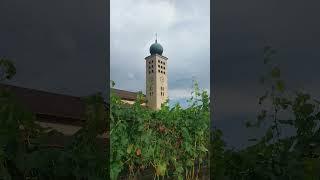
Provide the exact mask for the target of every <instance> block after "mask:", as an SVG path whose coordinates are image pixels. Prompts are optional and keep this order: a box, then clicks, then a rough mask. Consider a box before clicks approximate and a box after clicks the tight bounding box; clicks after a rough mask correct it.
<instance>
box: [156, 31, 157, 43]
mask: <svg viewBox="0 0 320 180" xmlns="http://www.w3.org/2000/svg"><path fill="white" fill-rule="evenodd" d="M156 43H157V33H156Z"/></svg>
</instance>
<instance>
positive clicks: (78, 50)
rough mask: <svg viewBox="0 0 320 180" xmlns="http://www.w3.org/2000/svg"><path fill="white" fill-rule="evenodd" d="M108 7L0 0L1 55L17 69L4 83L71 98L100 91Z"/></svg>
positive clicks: (78, 1)
mask: <svg viewBox="0 0 320 180" xmlns="http://www.w3.org/2000/svg"><path fill="white" fill-rule="evenodd" d="M107 3H108V2H107V1H101V0H67V1H65V0H54V1H47V0H28V1H21V0H1V1H0V56H4V57H8V58H10V59H12V60H14V62H15V64H16V67H17V74H16V76H15V78H14V79H12V80H11V81H9V82H7V83H10V84H13V85H17V86H22V87H27V88H32V89H39V90H44V91H50V92H54V93H61V94H69V95H75V96H86V95H89V94H93V93H96V92H103V91H105V90H106V85H107V84H108V79H109V78H108V77H107V70H108V67H107V60H108V59H107V54H108V48H107V45H108V44H107V43H108V42H109V40H108V37H109V36H108V28H107V25H108V20H109V17H108V16H107V14H109V13H107V11H108V10H109V8H107Z"/></svg>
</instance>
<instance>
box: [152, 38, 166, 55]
mask: <svg viewBox="0 0 320 180" xmlns="http://www.w3.org/2000/svg"><path fill="white" fill-rule="evenodd" d="M162 52H163V48H162V46H161V44H159V43H158V42H157V40H156V42H155V43H153V44H152V45H151V46H150V54H151V55H153V54H159V55H162Z"/></svg>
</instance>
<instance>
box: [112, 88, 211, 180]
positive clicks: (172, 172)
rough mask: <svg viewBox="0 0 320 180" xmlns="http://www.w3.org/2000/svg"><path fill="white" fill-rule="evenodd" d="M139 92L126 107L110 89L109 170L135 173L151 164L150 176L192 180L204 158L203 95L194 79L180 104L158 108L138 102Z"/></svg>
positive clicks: (206, 112)
mask: <svg viewBox="0 0 320 180" xmlns="http://www.w3.org/2000/svg"><path fill="white" fill-rule="evenodd" d="M141 103H142V94H141V93H140V95H139V96H138V98H137V100H136V102H135V103H134V104H133V105H132V106H128V105H126V104H124V103H123V102H122V101H121V99H120V98H119V97H117V96H115V95H114V94H111V103H110V107H111V108H110V109H111V118H110V128H111V131H110V143H111V156H110V173H111V179H117V178H118V177H119V175H120V174H129V175H128V177H127V178H129V179H133V178H137V177H138V175H139V173H140V172H141V171H142V170H144V169H147V168H152V169H153V172H154V177H155V178H156V177H158V178H159V177H165V176H166V177H174V178H175V179H195V178H197V177H198V176H199V173H200V172H199V170H200V169H201V166H205V165H206V164H207V163H208V162H207V160H208V147H209V146H208V145H209V144H208V143H209V114H210V111H209V96H208V94H207V92H206V91H201V92H200V90H199V88H198V84H197V83H195V84H194V91H193V93H192V98H190V100H189V103H190V106H189V107H188V108H186V109H183V108H181V106H180V105H179V104H176V105H175V106H174V107H173V108H170V107H169V106H168V103H165V104H163V106H162V107H161V109H160V110H158V111H154V110H150V109H148V108H146V107H144V106H142V105H141Z"/></svg>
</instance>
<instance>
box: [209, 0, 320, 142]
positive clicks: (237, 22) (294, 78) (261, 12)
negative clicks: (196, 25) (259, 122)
mask: <svg viewBox="0 0 320 180" xmlns="http://www.w3.org/2000/svg"><path fill="white" fill-rule="evenodd" d="M214 7H215V8H214V12H213V14H214V17H213V18H214V31H213V32H214V33H213V37H214V49H213V52H214V61H213V69H211V70H213V74H214V80H213V81H214V86H213V87H214V89H213V91H214V96H215V102H214V103H215V114H214V117H213V118H214V120H215V121H214V123H216V125H217V126H221V127H224V128H226V127H228V126H229V125H230V124H232V123H235V121H237V120H238V121H237V122H236V123H235V124H239V122H240V121H242V120H241V118H239V117H240V115H241V114H243V113H245V114H246V116H250V117H253V116H254V113H255V112H256V107H257V106H256V104H257V97H258V95H261V94H262V93H263V89H261V87H260V86H259V83H258V79H259V76H260V75H261V74H262V73H264V70H265V69H264V68H263V63H262V61H263V59H262V58H263V47H264V46H265V45H271V46H272V47H274V48H275V49H276V50H277V51H278V54H277V56H276V57H275V61H276V62H277V63H278V64H279V65H280V67H281V69H282V73H283V77H284V78H285V80H286V82H287V84H288V86H289V87H290V88H292V89H305V90H306V91H307V92H310V93H313V94H314V96H316V97H320V93H319V92H320V91H319V90H320V86H319V77H320V71H319V70H318V69H319V66H320V61H319V58H320V50H319V41H320V33H319V32H320V23H318V17H320V12H319V11H318V8H319V7H320V2H318V1H304V2H301V1H288V0H287V1H275V0H274V1H270V0H268V1H267V0H260V1H253V0H244V1H235V0H218V1H215V3H214ZM226 115H229V117H228V118H227V117H226ZM230 116H232V117H233V118H232V117H230ZM241 116H242V115H241ZM218 121H220V122H218ZM230 128H231V127H230ZM231 129H232V128H231ZM239 131H240V133H244V130H243V129H242V128H240V127H239ZM226 132H227V135H226V136H228V137H232V136H235V137H236V136H237V135H236V134H234V133H235V131H234V129H233V130H226ZM243 140H244V139H243ZM233 142H235V141H233Z"/></svg>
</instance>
